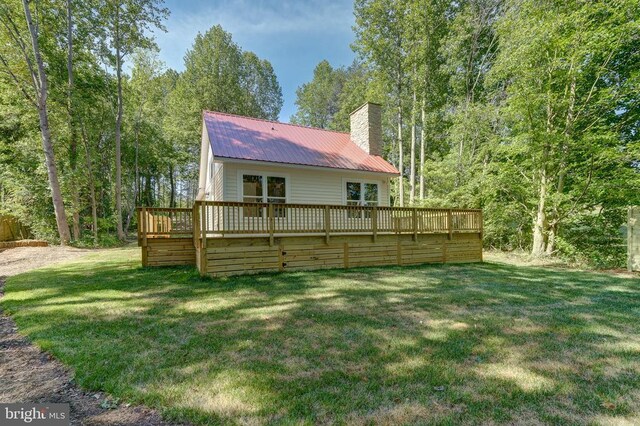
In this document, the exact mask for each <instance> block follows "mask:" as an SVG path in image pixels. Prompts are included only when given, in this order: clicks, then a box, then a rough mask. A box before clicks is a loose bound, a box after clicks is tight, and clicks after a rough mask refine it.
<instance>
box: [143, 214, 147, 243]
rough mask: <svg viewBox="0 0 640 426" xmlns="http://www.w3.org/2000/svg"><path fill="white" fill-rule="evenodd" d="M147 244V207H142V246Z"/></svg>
mask: <svg viewBox="0 0 640 426" xmlns="http://www.w3.org/2000/svg"><path fill="white" fill-rule="evenodd" d="M146 246H147V208H146V207H143V208H142V247H146Z"/></svg>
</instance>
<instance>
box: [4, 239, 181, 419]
mask: <svg viewBox="0 0 640 426" xmlns="http://www.w3.org/2000/svg"><path fill="white" fill-rule="evenodd" d="M92 252H96V250H88V249H76V248H72V247H19V248H12V249H7V250H2V251H0V298H1V297H2V295H3V287H4V282H5V279H6V278H7V277H9V276H12V275H16V274H20V273H22V272H26V271H29V270H31V269H36V268H40V267H43V266H46V265H50V264H52V263H58V262H61V261H64V260H69V259H73V258H77V257H80V256H84V255H86V254H88V253H92ZM0 382H2V386H0V402H3V403H11V402H33V403H69V405H70V407H71V413H70V415H71V419H70V420H71V424H72V425H122V426H124V425H131V426H134V425H140V426H160V425H170V423H167V422H165V421H163V420H162V419H161V418H160V415H159V414H158V413H157V412H156V411H154V410H151V409H149V408H146V407H140V406H129V405H126V404H125V405H118V404H115V403H114V401H113V400H112V399H111V398H110V397H109V396H108V395H105V394H104V393H101V392H86V391H84V390H82V389H80V388H79V387H78V386H76V385H75V383H74V382H73V379H72V374H71V372H70V371H69V370H67V369H66V368H65V367H64V366H63V365H62V363H60V362H59V361H58V360H56V359H54V358H52V357H51V356H50V355H49V354H47V353H46V352H42V351H41V350H40V349H38V348H37V347H36V346H35V345H33V344H32V343H31V342H29V341H28V340H27V339H26V338H25V337H23V336H21V335H20V334H19V333H18V329H17V327H16V324H15V322H14V321H13V320H12V319H11V317H8V316H6V315H3V314H2V311H1V310H0Z"/></svg>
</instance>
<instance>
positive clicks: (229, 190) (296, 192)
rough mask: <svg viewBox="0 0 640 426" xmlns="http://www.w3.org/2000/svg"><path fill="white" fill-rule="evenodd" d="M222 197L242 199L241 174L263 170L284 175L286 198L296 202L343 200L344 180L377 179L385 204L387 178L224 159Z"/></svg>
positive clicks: (386, 200) (330, 202)
mask: <svg viewBox="0 0 640 426" xmlns="http://www.w3.org/2000/svg"><path fill="white" fill-rule="evenodd" d="M223 167H224V191H223V199H224V200H225V201H242V193H241V191H242V189H241V179H242V177H241V174H242V173H249V174H250V173H252V172H257V173H266V174H268V175H272V176H285V177H286V178H287V202H288V203H296V204H339V205H342V204H345V196H346V194H345V193H346V189H345V181H346V180H352V181H364V182H371V183H378V185H379V186H378V190H379V201H380V205H381V206H388V205H389V184H390V183H389V182H390V178H389V177H388V176H387V175H384V174H379V173H359V172H352V171H349V170H339V169H330V170H323V169H320V168H296V167H288V166H282V167H277V166H264V165H261V164H259V163H242V164H240V163H232V162H225V163H224V164H223Z"/></svg>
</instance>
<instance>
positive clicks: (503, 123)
mask: <svg viewBox="0 0 640 426" xmlns="http://www.w3.org/2000/svg"><path fill="white" fill-rule="evenodd" d="M354 13H355V15H356V26H355V33H356V41H355V43H354V49H355V50H356V52H357V53H358V54H359V60H360V61H361V63H362V65H361V66H360V67H359V68H358V70H359V71H360V72H358V73H354V74H353V75H352V76H350V77H349V78H347V80H346V81H345V82H344V83H342V84H341V86H340V87H342V91H341V93H339V94H337V95H333V94H332V96H331V99H332V102H335V100H336V99H337V102H338V105H339V107H338V108H337V110H338V112H333V113H332V115H331V116H330V117H331V120H333V121H334V122H338V123H340V124H339V127H340V128H341V129H342V130H346V129H348V120H345V117H347V118H348V115H345V114H343V113H344V111H345V109H346V108H345V105H347V104H348V105H349V107H352V106H353V105H354V104H353V103H351V104H349V102H347V101H346V100H347V99H348V100H352V99H357V100H358V101H359V102H360V103H361V102H363V101H365V100H376V99H378V100H380V101H381V102H382V103H383V108H384V117H383V126H384V127H383V135H384V141H385V147H384V153H385V157H386V158H387V159H388V160H389V161H391V162H392V163H393V164H396V165H399V166H400V167H399V168H400V169H401V171H402V174H403V179H402V181H403V182H404V185H394V187H393V188H391V193H392V201H393V202H397V201H398V200H399V199H400V189H399V187H401V186H402V187H404V190H403V194H404V198H405V199H407V198H410V197H409V189H408V187H411V182H410V179H411V176H412V173H411V164H415V167H416V169H415V171H416V172H417V174H418V176H420V178H421V180H422V182H423V186H424V191H423V192H424V193H423V194H417V199H416V201H415V203H416V205H424V206H449V207H452V206H460V207H475V208H482V209H483V211H484V218H485V243H486V244H487V246H489V247H496V248H500V249H528V250H532V251H533V253H534V254H536V255H544V254H547V255H551V254H558V255H562V256H568V257H570V258H573V259H578V258H580V260H582V261H585V260H586V261H589V262H592V263H594V264H597V265H600V266H604V265H609V266H622V264H623V256H622V249H621V246H620V244H619V239H618V235H617V229H618V228H619V227H620V226H621V225H622V223H623V222H624V218H623V217H622V216H620V215H618V214H611V215H608V213H607V212H617V211H619V209H620V208H622V207H624V206H626V205H633V204H639V203H640V142H639V141H638V137H637V135H638V129H640V104H639V101H638V96H637V93H639V91H640V73H638V69H637V64H638V63H640V27H638V21H639V20H640V7H639V6H638V3H637V2H636V1H633V0H621V1H616V2H563V1H555V0H548V1H547V0H545V1H543V2H540V1H534V0H465V1H460V2H452V1H423V0H415V1H413V0H404V1H399V2H391V1H389V0H359V1H356V2H355V5H354ZM321 70H325V71H324V72H323V73H320V71H321ZM327 70H331V66H330V65H329V64H328V63H321V64H320V65H319V66H318V68H317V73H316V74H317V75H314V80H313V81H311V82H310V83H307V84H305V85H303V86H302V87H301V88H299V90H298V106H299V111H298V113H297V114H296V116H294V118H295V117H298V116H303V117H315V116H317V115H319V116H321V117H324V116H326V115H327V108H326V107H325V105H326V95H327V90H326V87H327V84H326V82H325V80H327V79H326V78H322V75H331V74H330V73H328V71H327ZM323 82H325V83H323ZM336 87H338V86H336ZM323 88H324V89H323ZM312 89H314V90H312ZM356 106H357V105H356ZM333 109H334V110H335V109H336V108H333ZM302 122H303V123H304V124H311V120H307V121H302ZM414 122H415V127H414ZM412 134H413V135H417V137H416V139H417V145H418V146H421V147H422V148H423V149H424V157H425V160H424V164H421V163H420V161H419V160H418V158H417V157H418V156H419V151H420V149H419V148H418V149H415V154H414V157H413V158H411V152H412V150H411V149H410V147H411V146H412V144H413V143H412V142H413V141H412V139H411V137H410V135H412ZM401 148H402V149H401ZM414 185H416V186H417V183H414ZM594 211H603V212H605V213H603V214H604V215H605V216H606V220H605V219H603V217H602V215H598V216H597V217H598V219H595V218H594V217H592V216H593V213H592V212H594ZM581 234H582V235H585V237H584V238H579V235H581Z"/></svg>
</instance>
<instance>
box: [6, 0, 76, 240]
mask: <svg viewBox="0 0 640 426" xmlns="http://www.w3.org/2000/svg"><path fill="white" fill-rule="evenodd" d="M29 3H30V2H29V1H28V0H22V8H23V12H24V17H25V21H26V27H27V30H28V32H27V36H26V38H27V39H28V40H29V42H26V41H25V36H24V34H23V32H22V31H20V29H19V24H18V22H19V21H18V19H17V17H16V7H15V5H13V4H5V5H2V6H0V8H1V9H0V10H1V11H2V13H1V14H0V23H1V24H2V26H3V29H4V31H3V36H4V37H5V38H6V40H7V41H8V42H9V44H10V45H11V47H12V48H13V52H2V53H0V63H1V64H2V66H3V68H2V69H3V70H4V73H5V75H6V76H7V77H8V78H9V79H10V80H11V81H12V82H13V83H14V84H15V85H16V86H17V88H18V89H19V90H20V91H21V92H22V93H23V95H24V97H25V99H26V100H27V101H28V102H29V103H30V104H31V105H33V107H35V108H36V109H37V110H38V118H39V122H40V133H41V138H42V150H43V151H44V157H45V163H46V166H47V174H48V178H49V187H50V189H51V198H52V200H53V206H54V212H55V216H56V224H57V228H58V236H59V237H60V242H61V244H63V245H65V244H67V243H68V242H69V240H70V239H71V236H70V233H69V225H68V223H67V217H66V212H65V206H64V201H63V198H62V191H61V189H60V182H59V179H58V167H57V165H56V159H55V153H54V149H53V138H52V135H51V129H50V125H49V110H48V104H47V97H48V94H49V93H48V91H49V88H48V81H47V70H46V67H45V61H44V59H43V54H42V51H41V48H40V37H41V34H40V27H39V26H37V25H35V24H34V22H33V19H32V14H31V6H30V5H29ZM29 45H30V47H29Z"/></svg>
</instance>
